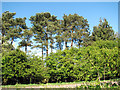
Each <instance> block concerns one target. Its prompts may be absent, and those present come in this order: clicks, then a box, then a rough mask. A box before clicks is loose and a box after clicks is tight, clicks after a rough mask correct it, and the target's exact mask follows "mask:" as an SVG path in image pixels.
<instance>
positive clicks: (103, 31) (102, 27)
mask: <svg viewBox="0 0 120 90" xmlns="http://www.w3.org/2000/svg"><path fill="white" fill-rule="evenodd" d="M100 39H102V40H114V39H115V36H114V31H113V29H112V27H111V26H110V25H109V24H108V21H107V20H106V19H104V20H101V19H100V24H99V25H98V26H94V27H93V32H92V40H93V41H96V40H100Z"/></svg>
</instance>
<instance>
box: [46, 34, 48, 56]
mask: <svg viewBox="0 0 120 90" xmlns="http://www.w3.org/2000/svg"><path fill="white" fill-rule="evenodd" d="M46 43H47V45H46V55H47V56H48V36H47V34H46Z"/></svg>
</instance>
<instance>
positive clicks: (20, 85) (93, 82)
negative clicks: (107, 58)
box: [0, 79, 119, 88]
mask: <svg viewBox="0 0 120 90" xmlns="http://www.w3.org/2000/svg"><path fill="white" fill-rule="evenodd" d="M115 80H117V79H115ZM115 80H113V79H112V80H105V81H115ZM101 82H104V80H101ZM85 83H89V84H92V85H93V84H95V85H97V83H98V82H96V81H87V82H86V81H79V82H62V83H47V84H42V83H41V84H16V85H1V86H0V87H2V88H25V87H32V86H36V87H37V86H45V87H47V85H58V86H59V85H69V84H85ZM116 87H117V88H118V87H119V86H116Z"/></svg>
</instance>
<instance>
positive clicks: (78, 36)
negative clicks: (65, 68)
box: [1, 11, 115, 58]
mask: <svg viewBox="0 0 120 90" xmlns="http://www.w3.org/2000/svg"><path fill="white" fill-rule="evenodd" d="M15 15H16V13H11V12H9V11H6V12H4V13H3V14H2V20H1V21H2V22H1V23H2V24H1V25H2V26H1V27H2V44H4V43H5V42H8V41H9V42H10V43H9V44H11V45H13V42H15V41H16V40H17V39H18V38H19V39H20V40H21V41H20V42H19V46H18V47H19V48H20V47H25V52H26V53H27V48H28V46H30V47H31V48H40V49H41V50H42V58H43V55H44V53H43V52H44V51H46V56H48V50H51V52H53V49H54V50H58V49H60V50H63V47H65V49H68V48H69V47H70V48H72V47H78V48H80V47H82V46H86V47H87V46H88V45H90V44H91V43H92V41H96V40H100V39H103V40H114V39H115V34H114V31H113V29H112V27H111V26H110V25H109V23H108V21H107V20H106V19H103V20H102V19H100V23H99V25H98V26H94V27H93V32H92V34H90V33H91V32H90V31H91V30H90V29H89V23H88V21H87V19H85V18H84V17H83V16H79V15H78V14H73V15H71V14H69V15H65V14H64V16H63V18H62V20H59V19H57V16H54V15H51V14H50V13H49V12H45V13H36V14H35V15H34V16H31V17H30V18H29V21H30V22H31V27H28V26H27V25H26V17H24V18H14V16H15ZM33 42H36V43H35V44H33ZM49 48H50V49H49Z"/></svg>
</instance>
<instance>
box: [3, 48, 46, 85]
mask: <svg viewBox="0 0 120 90" xmlns="http://www.w3.org/2000/svg"><path fill="white" fill-rule="evenodd" d="M46 73H47V72H46V69H45V67H44V63H43V61H42V60H41V59H40V58H39V57H36V56H32V57H31V58H30V57H28V56H27V55H26V54H25V53H24V52H22V51H20V50H18V49H17V50H13V51H11V52H9V53H7V54H5V55H4V56H3V57H2V84H16V83H24V84H25V83H26V84H27V83H40V82H44V81H43V80H44V79H45V76H46V78H47V74H46Z"/></svg>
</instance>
